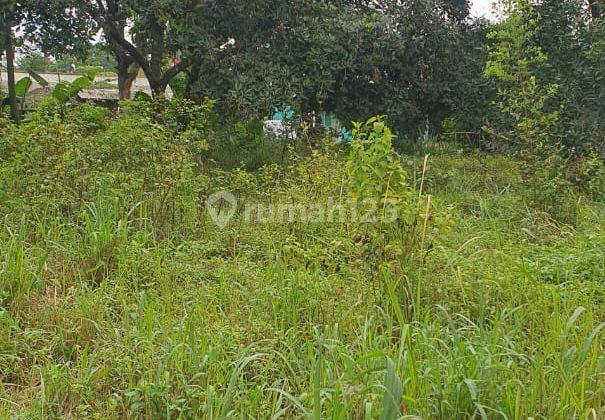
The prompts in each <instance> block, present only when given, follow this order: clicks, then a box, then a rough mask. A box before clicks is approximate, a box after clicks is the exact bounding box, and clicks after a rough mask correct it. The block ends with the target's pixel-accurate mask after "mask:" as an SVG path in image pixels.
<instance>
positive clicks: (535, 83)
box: [485, 0, 559, 155]
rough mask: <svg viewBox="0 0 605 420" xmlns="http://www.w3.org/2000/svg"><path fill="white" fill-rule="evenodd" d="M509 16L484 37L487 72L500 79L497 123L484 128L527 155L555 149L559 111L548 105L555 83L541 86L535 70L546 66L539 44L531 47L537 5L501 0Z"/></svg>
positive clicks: (518, 0)
mask: <svg viewBox="0 0 605 420" xmlns="http://www.w3.org/2000/svg"><path fill="white" fill-rule="evenodd" d="M503 5H504V7H505V8H506V10H507V12H508V17H507V18H506V20H505V21H504V22H502V23H500V24H499V25H498V26H497V27H496V28H495V29H494V30H493V31H492V32H490V33H489V35H488V38H489V39H490V40H491V41H492V42H493V44H492V45H491V46H490V48H489V60H488V61H487V63H486V67H485V75H486V76H487V77H492V78H494V79H496V80H497V82H498V94H497V100H496V101H495V105H496V107H497V109H498V110H499V111H500V113H501V116H502V119H501V120H500V121H499V123H500V124H499V126H497V127H496V128H495V130H494V127H486V129H487V130H488V131H489V132H490V133H492V134H495V135H497V136H498V137H500V138H502V139H504V140H505V141H506V142H507V143H508V144H510V145H512V146H516V147H518V148H521V149H525V150H528V151H529V152H530V155H534V154H545V155H548V154H550V153H552V152H553V150H554V146H556V143H557V139H556V135H555V134H556V133H555V125H556V123H557V119H558V116H559V114H558V111H557V110H551V111H549V110H548V109H547V104H548V101H549V100H551V98H553V97H554V95H555V94H556V92H557V89H558V86H557V85H555V84H545V85H544V84H541V83H540V81H539V79H538V77H537V76H536V74H539V73H541V72H543V71H545V69H546V68H547V67H548V59H547V57H546V55H545V54H544V53H543V52H542V50H541V49H540V47H539V46H535V45H531V43H530V40H531V39H532V37H533V36H534V35H535V33H536V31H537V28H538V25H539V15H538V14H537V12H536V9H535V8H534V7H533V6H532V5H531V4H530V3H529V2H527V1H526V0H512V1H508V0H506V1H505V2H503Z"/></svg>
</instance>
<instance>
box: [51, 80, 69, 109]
mask: <svg viewBox="0 0 605 420" xmlns="http://www.w3.org/2000/svg"><path fill="white" fill-rule="evenodd" d="M52 96H53V98H55V99H56V100H58V101H59V102H61V103H62V104H64V103H67V101H69V85H68V84H67V83H65V82H61V83H58V84H57V85H56V86H55V88H54V89H53V92H52Z"/></svg>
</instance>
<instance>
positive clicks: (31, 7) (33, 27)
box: [0, 0, 95, 121]
mask: <svg viewBox="0 0 605 420" xmlns="http://www.w3.org/2000/svg"><path fill="white" fill-rule="evenodd" d="M78 3H79V2H78V1H77V0H19V1H17V0H3V1H2V2H1V3H0V7H1V9H0V11H1V14H0V19H1V21H0V27H1V28H2V31H3V35H4V36H3V46H4V50H5V52H6V57H7V71H8V85H9V89H8V90H9V103H10V107H11V113H12V117H13V119H14V120H15V121H18V120H19V111H18V108H17V101H16V94H15V78H14V61H15V57H14V50H15V46H17V45H18V44H19V43H20V42H22V41H28V42H29V43H31V44H34V45H36V47H37V48H38V49H39V50H40V51H41V52H42V53H45V54H58V53H60V52H69V51H71V52H73V51H77V50H78V49H81V48H83V47H84V46H86V45H88V43H89V40H90V38H91V36H92V35H93V34H94V31H95V27H94V25H91V22H90V20H89V19H88V17H87V16H86V15H81V14H78V13H76V12H75V10H76V9H75V6H76V5H77V4H78ZM15 28H16V29H18V30H15ZM15 33H20V34H22V35H21V36H20V38H19V39H17V38H16V37H15Z"/></svg>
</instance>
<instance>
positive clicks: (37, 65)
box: [19, 52, 49, 72]
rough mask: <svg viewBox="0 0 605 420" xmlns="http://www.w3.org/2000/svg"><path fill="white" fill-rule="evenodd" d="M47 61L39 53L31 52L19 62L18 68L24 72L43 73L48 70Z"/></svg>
mask: <svg viewBox="0 0 605 420" xmlns="http://www.w3.org/2000/svg"><path fill="white" fill-rule="evenodd" d="M48 61H49V60H48V59H47V58H46V57H44V56H43V55H42V54H40V53H39V52H33V53H31V54H29V55H27V56H25V57H22V58H21V59H20V60H19V68H20V69H21V70H23V71H26V72H31V71H35V72H43V71H46V70H47V69H48Z"/></svg>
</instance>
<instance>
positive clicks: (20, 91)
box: [15, 77, 33, 98]
mask: <svg viewBox="0 0 605 420" xmlns="http://www.w3.org/2000/svg"><path fill="white" fill-rule="evenodd" d="M32 83H33V82H32V79H31V78H30V77H24V78H23V79H21V80H19V81H18V82H17V83H15V95H16V96H17V97H18V98H25V95H27V92H28V91H29V88H30V87H31V86H32Z"/></svg>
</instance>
